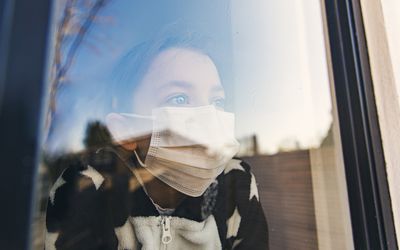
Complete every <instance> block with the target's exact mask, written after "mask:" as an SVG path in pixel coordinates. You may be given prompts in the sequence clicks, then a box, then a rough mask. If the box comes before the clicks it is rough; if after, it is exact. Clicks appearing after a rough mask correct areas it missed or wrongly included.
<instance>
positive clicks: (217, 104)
mask: <svg viewBox="0 0 400 250" xmlns="http://www.w3.org/2000/svg"><path fill="white" fill-rule="evenodd" d="M212 105H214V106H215V107H217V108H221V109H224V108H225V99H223V98H219V99H216V100H214V101H213V102H212Z"/></svg>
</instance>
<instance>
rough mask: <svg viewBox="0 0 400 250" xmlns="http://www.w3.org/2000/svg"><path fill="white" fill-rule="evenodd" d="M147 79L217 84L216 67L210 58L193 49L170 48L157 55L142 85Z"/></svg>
mask: <svg viewBox="0 0 400 250" xmlns="http://www.w3.org/2000/svg"><path fill="white" fill-rule="evenodd" d="M148 81H151V82H152V83H153V84H162V82H164V81H185V82H192V83H197V82H202V83H208V84H213V83H214V84H219V83H220V82H219V81H220V79H219V75H218V71H217V68H216V66H215V64H214V62H213V61H212V60H211V58H210V57H209V56H208V55H206V54H204V53H202V52H200V51H196V50H193V49H187V48H171V49H168V50H165V51H163V52H161V53H160V54H159V55H157V56H156V57H155V58H154V60H153V62H152V63H151V64H150V67H149V69H148V71H147V74H146V75H145V77H144V78H143V83H145V82H146V83H147V84H144V85H147V86H148Z"/></svg>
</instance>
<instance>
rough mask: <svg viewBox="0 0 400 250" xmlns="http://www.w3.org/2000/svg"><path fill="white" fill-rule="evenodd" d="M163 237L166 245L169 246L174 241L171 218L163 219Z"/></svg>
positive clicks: (162, 239)
mask: <svg viewBox="0 0 400 250" xmlns="http://www.w3.org/2000/svg"><path fill="white" fill-rule="evenodd" d="M161 224H162V237H161V241H162V243H164V244H168V243H170V242H171V241H172V236H171V227H170V225H171V218H170V217H163V219H162V222H161Z"/></svg>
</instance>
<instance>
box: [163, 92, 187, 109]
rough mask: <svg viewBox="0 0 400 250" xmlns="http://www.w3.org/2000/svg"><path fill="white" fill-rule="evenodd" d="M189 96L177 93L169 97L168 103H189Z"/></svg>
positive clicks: (177, 104)
mask: <svg viewBox="0 0 400 250" xmlns="http://www.w3.org/2000/svg"><path fill="white" fill-rule="evenodd" d="M188 99H189V98H188V97H187V96H186V95H183V94H180V95H175V96H172V97H170V98H168V99H167V101H166V103H167V104H169V105H173V106H180V105H186V104H189V100H188Z"/></svg>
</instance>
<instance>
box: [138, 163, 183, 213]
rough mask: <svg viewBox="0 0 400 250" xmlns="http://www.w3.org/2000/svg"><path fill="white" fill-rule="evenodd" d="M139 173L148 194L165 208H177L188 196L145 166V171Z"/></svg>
mask: <svg viewBox="0 0 400 250" xmlns="http://www.w3.org/2000/svg"><path fill="white" fill-rule="evenodd" d="M138 173H139V175H140V178H141V179H142V180H144V183H143V184H144V185H145V188H146V190H147V194H148V195H149V196H150V198H151V199H152V200H153V201H154V202H155V203H157V204H158V205H159V206H161V207H163V208H176V207H177V206H178V205H179V204H180V203H181V202H182V200H183V199H184V198H185V197H186V195H184V194H182V193H180V192H178V191H177V190H176V189H174V188H172V187H170V186H168V185H167V184H165V183H164V182H162V181H160V180H159V179H157V178H155V177H154V176H153V175H152V174H151V173H150V172H149V171H147V170H146V169H145V168H143V171H138Z"/></svg>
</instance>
